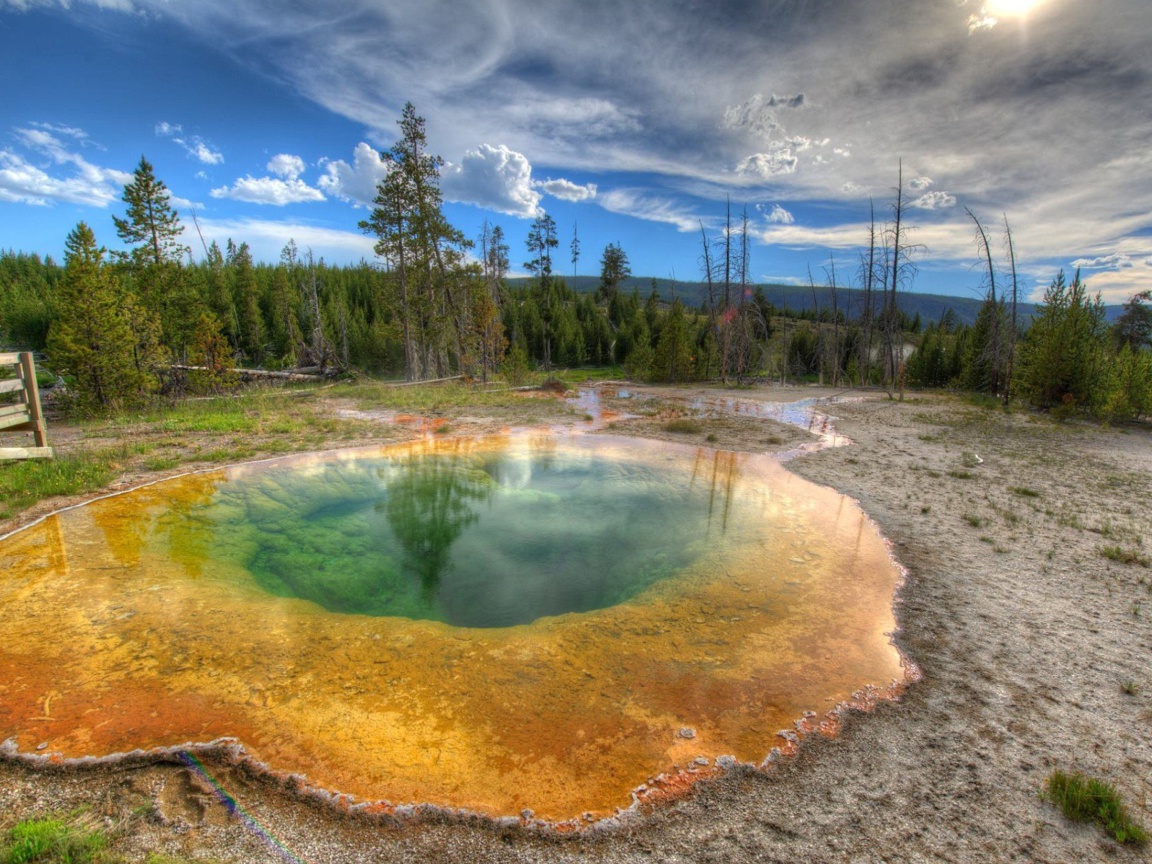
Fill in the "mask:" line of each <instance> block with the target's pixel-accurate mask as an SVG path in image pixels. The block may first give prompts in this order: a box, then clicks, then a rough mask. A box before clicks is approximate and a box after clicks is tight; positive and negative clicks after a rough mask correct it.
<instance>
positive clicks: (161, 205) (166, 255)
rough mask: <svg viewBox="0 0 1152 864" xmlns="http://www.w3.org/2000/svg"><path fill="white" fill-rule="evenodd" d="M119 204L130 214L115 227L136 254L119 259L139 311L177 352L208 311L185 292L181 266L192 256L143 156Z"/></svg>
mask: <svg viewBox="0 0 1152 864" xmlns="http://www.w3.org/2000/svg"><path fill="white" fill-rule="evenodd" d="M121 200H122V201H123V202H124V203H125V204H126V205H127V206H128V211H127V213H125V218H123V219H121V218H119V217H118V216H113V217H112V222H113V223H114V224H115V225H116V233H117V234H118V235H119V236H120V239H121V240H122V241H124V243H125V244H127V245H129V246H132V247H133V248H132V249H131V250H130V251H129V252H127V253H120V254H119V255H118V256H117V258H118V259H119V260H120V261H121V262H123V263H125V264H127V265H128V268H129V271H130V272H131V276H132V280H133V281H132V284H134V285H135V288H136V293H137V294H138V295H139V298H140V308H141V309H142V310H143V311H144V312H146V313H150V314H151V315H152V316H154V317H155V318H156V319H157V320H158V322H159V324H160V327H161V330H162V336H161V338H162V339H163V341H164V343H165V344H168V345H172V346H174V347H176V349H177V351H178V352H179V351H181V349H182V348H183V346H184V344H185V343H186V341H187V338H188V336H189V334H190V333H191V332H192V330H194V329H195V327H196V322H197V320H198V318H199V316H200V313H201V312H202V311H204V307H203V305H202V304H201V303H199V302H197V299H198V298H196V297H194V296H191V295H188V294H187V292H186V291H184V290H183V289H184V288H185V287H186V285H185V283H184V282H183V280H182V279H181V274H180V266H181V264H180V262H181V259H182V258H183V256H184V255H186V254H188V252H189V249H188V247H187V246H184V245H183V244H181V243H180V240H179V238H180V235H181V234H182V233H183V232H184V227H183V226H182V225H181V224H180V217H179V214H178V213H177V212H176V210H174V209H173V208H172V205H171V202H170V195H169V192H168V187H167V186H165V185H164V182H163V181H162V180H158V179H156V175H155V173H153V170H152V165H151V164H150V163H149V162H148V160H147V159H145V158H144V157H143V156H141V157H140V164H139V165H138V166H136V170H135V172H134V173H133V175H132V182H131V183H128V184H127V185H126V186H125V187H124V194H123V196H122V198H121ZM134 326H135V329H136V330H138V331H140V330H143V329H148V328H149V327H150V326H151V325H150V322H136V323H135V325H134Z"/></svg>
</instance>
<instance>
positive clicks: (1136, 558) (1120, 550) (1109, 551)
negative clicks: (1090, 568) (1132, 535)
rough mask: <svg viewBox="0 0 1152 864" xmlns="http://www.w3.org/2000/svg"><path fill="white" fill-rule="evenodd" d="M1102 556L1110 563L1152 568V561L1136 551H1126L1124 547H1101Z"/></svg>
mask: <svg viewBox="0 0 1152 864" xmlns="http://www.w3.org/2000/svg"><path fill="white" fill-rule="evenodd" d="M1100 554H1101V555H1102V556H1103V557H1105V558H1107V559H1108V560H1109V561H1115V562H1116V563H1117V564H1128V565H1132V566H1137V567H1152V561H1150V560H1149V559H1148V557H1147V556H1145V555H1141V554H1140V553H1139V552H1137V551H1136V550H1135V549H1125V548H1124V547H1123V546H1119V545H1117V546H1101V547H1100Z"/></svg>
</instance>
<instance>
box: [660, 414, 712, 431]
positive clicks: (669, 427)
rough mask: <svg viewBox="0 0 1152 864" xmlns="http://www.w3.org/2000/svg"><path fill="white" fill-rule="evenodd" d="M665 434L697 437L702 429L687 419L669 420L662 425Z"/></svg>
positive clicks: (693, 421)
mask: <svg viewBox="0 0 1152 864" xmlns="http://www.w3.org/2000/svg"><path fill="white" fill-rule="evenodd" d="M664 431H665V432H672V433H674V434H676V435H699V434H700V433H701V432H703V431H704V429H703V427H702V426H701V425H700V424H699V423H697V422H696V421H695V420H689V419H688V418H687V417H681V418H679V419H677V420H669V421H668V422H667V423H665V424H664Z"/></svg>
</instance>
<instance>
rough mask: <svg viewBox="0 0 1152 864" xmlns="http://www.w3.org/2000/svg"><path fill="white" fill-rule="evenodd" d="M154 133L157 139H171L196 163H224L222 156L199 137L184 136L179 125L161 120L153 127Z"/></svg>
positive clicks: (182, 129)
mask: <svg viewBox="0 0 1152 864" xmlns="http://www.w3.org/2000/svg"><path fill="white" fill-rule="evenodd" d="M153 128H154V131H155V132H156V136H157V137H159V138H171V139H172V142H173V143H174V144H178V145H179V146H180V147H182V148H183V149H184V152H185V153H187V154H188V155H189V156H191V157H192V158H193V159H195V160H197V161H198V162H202V163H203V164H205V165H219V164H221V163H222V162H223V161H224V154H223V153H221V152H220V151H219V150H218V149H217V148H216V147H214V146H212V145H211V144H209V143H208V142H207V141H205V140H204V139H203V138H201V137H200V136H199V135H185V134H184V127H183V126H181V125H180V124H179V123H169V122H167V121H166V120H161V121H160V122H159V123H157V124H156V125H155V127H153Z"/></svg>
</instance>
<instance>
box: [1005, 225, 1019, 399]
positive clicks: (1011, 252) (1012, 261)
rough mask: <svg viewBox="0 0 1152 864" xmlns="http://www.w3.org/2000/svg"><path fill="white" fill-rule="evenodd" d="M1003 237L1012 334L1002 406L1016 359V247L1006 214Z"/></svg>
mask: <svg viewBox="0 0 1152 864" xmlns="http://www.w3.org/2000/svg"><path fill="white" fill-rule="evenodd" d="M1004 237H1005V239H1006V241H1007V244H1008V263H1009V265H1010V266H1011V273H1012V332H1011V333H1010V334H1009V337H1008V368H1007V370H1006V371H1005V374H1004V404H1005V405H1007V404H1008V400H1009V399H1011V398H1012V367H1013V364H1014V361H1015V359H1016V327H1017V322H1016V300H1017V296H1018V291H1019V282H1018V281H1017V279H1016V247H1015V245H1014V244H1013V243H1012V229H1011V228H1010V227H1008V214H1007V213H1005V214H1004Z"/></svg>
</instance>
